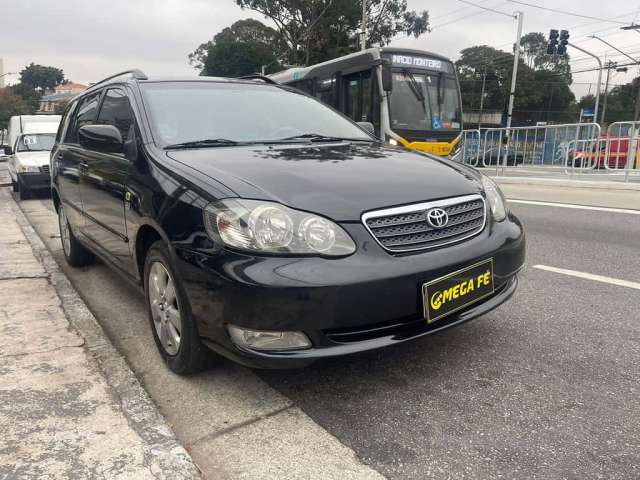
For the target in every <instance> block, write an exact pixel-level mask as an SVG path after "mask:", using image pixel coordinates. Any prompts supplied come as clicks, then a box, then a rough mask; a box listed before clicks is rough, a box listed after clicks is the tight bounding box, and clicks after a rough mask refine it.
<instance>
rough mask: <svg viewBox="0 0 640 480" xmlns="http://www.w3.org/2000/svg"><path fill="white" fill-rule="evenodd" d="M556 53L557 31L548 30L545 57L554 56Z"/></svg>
mask: <svg viewBox="0 0 640 480" xmlns="http://www.w3.org/2000/svg"><path fill="white" fill-rule="evenodd" d="M557 51H558V30H555V29H551V30H549V44H548V45H547V55H555V54H556V53H557Z"/></svg>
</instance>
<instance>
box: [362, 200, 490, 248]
mask: <svg viewBox="0 0 640 480" xmlns="http://www.w3.org/2000/svg"><path fill="white" fill-rule="evenodd" d="M434 208H439V209H442V210H444V211H445V212H446V213H447V216H448V223H446V225H444V226H443V227H441V228H436V227H433V226H432V225H430V224H429V223H428V221H427V214H428V212H429V211H431V210H432V209H434ZM362 221H363V223H364V225H365V227H367V230H369V232H370V233H371V235H373V237H374V238H375V239H376V240H377V241H378V243H379V244H380V245H381V246H382V247H383V248H384V249H385V250H387V251H389V252H393V253H401V252H410V251H417V250H426V249H430V248H438V247H442V246H444V245H448V244H450V243H454V242H459V241H462V240H465V239H467V238H470V237H472V236H474V235H477V234H478V233H480V232H481V231H482V230H483V229H484V226H485V223H486V207H485V201H484V198H482V196H480V195H466V196H463V197H455V198H449V199H445V200H437V201H434V202H427V203H419V204H414V205H407V206H404V207H396V208H388V209H384V210H376V211H373V212H367V213H365V214H364V215H363V216H362Z"/></svg>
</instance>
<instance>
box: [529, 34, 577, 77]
mask: <svg viewBox="0 0 640 480" xmlns="http://www.w3.org/2000/svg"><path fill="white" fill-rule="evenodd" d="M547 44H548V40H547V37H546V36H545V35H544V33H542V32H529V33H527V34H525V35H523V36H522V38H521V39H520V47H521V52H522V54H523V56H524V59H525V63H526V64H527V66H528V67H529V68H533V69H534V70H547V71H550V72H554V73H559V74H564V75H566V76H567V77H569V76H570V74H571V68H570V67H569V55H547Z"/></svg>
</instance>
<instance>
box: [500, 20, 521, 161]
mask: <svg viewBox="0 0 640 480" xmlns="http://www.w3.org/2000/svg"><path fill="white" fill-rule="evenodd" d="M515 14H516V17H517V19H518V33H517V34H516V44H515V52H513V70H512V72H511V91H510V93H509V108H508V110H507V130H506V138H505V141H506V144H505V149H504V158H503V168H506V167H507V158H508V154H509V137H510V136H511V133H510V130H511V119H512V117H513V103H514V101H515V96H516V79H517V76H518V63H519V62H520V38H521V37H522V21H523V19H524V13H523V12H515ZM497 164H498V162H496V166H497Z"/></svg>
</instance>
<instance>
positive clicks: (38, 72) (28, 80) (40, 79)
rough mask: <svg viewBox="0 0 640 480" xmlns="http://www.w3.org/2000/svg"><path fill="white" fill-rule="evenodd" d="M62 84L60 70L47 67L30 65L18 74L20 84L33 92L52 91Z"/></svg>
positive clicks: (62, 76) (62, 79)
mask: <svg viewBox="0 0 640 480" xmlns="http://www.w3.org/2000/svg"><path fill="white" fill-rule="evenodd" d="M62 82H64V73H63V72H62V70H61V69H60V68H55V67H47V66H44V65H36V64H35V63H33V62H32V63H31V64H30V65H28V66H27V67H25V68H24V69H23V70H22V71H21V72H20V83H22V84H23V85H25V86H27V87H30V88H32V89H34V90H39V91H42V92H44V91H47V90H52V89H53V88H54V87H57V86H58V85H60V84H61V83H62Z"/></svg>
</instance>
